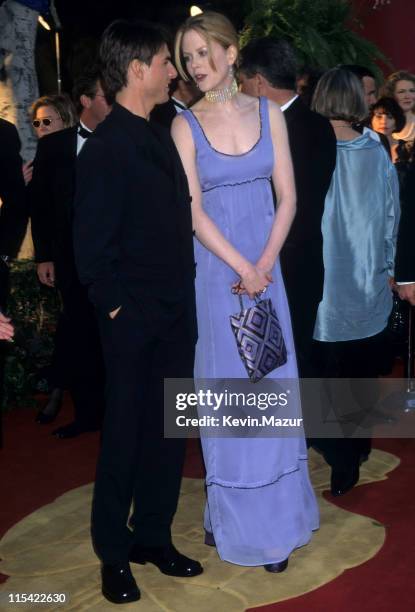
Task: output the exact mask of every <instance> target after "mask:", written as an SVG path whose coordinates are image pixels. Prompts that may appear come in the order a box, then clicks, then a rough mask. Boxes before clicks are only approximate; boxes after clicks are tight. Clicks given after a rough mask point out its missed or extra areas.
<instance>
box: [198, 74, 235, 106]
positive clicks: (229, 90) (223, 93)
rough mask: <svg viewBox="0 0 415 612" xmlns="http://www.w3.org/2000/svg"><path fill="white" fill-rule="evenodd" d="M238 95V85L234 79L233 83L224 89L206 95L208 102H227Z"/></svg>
mask: <svg viewBox="0 0 415 612" xmlns="http://www.w3.org/2000/svg"><path fill="white" fill-rule="evenodd" d="M237 93H238V83H237V82H236V80H235V79H232V83H231V84H230V85H229V86H228V87H224V88H223V89H210V90H209V91H207V92H206V93H205V98H206V100H207V101H208V102H222V103H223V102H226V101H227V100H230V99H231V98H233V97H234V96H236V94H237Z"/></svg>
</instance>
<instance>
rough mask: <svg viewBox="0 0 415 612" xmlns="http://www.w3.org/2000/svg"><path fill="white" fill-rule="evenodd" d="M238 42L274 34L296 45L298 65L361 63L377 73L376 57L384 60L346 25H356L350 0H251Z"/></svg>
mask: <svg viewBox="0 0 415 612" xmlns="http://www.w3.org/2000/svg"><path fill="white" fill-rule="evenodd" d="M250 4H251V10H250V12H248V14H247V17H246V19H245V28H244V29H243V31H242V33H241V46H244V45H245V44H246V43H247V42H249V41H250V40H252V39H253V38H258V37H260V36H275V37H277V38H285V39H287V40H289V41H290V42H291V43H292V44H293V46H294V47H295V48H296V50H297V53H298V59H299V62H300V65H302V66H309V67H311V68H321V69H328V68H332V67H333V66H336V65H338V64H361V65H363V66H366V67H367V68H370V69H371V70H373V71H374V72H375V74H377V75H378V76H380V70H379V67H378V66H377V65H376V61H377V60H381V61H383V62H385V63H388V60H387V58H386V57H385V56H384V55H383V54H382V53H381V51H379V49H378V48H377V47H376V45H375V44H373V43H372V42H370V41H369V40H366V39H365V38H363V37H361V36H359V35H358V34H357V33H356V32H355V31H353V30H352V29H350V26H351V25H352V24H353V25H354V27H356V26H359V25H360V24H359V23H358V21H357V20H356V19H355V18H354V17H353V14H352V3H351V1H350V0H251V3H250Z"/></svg>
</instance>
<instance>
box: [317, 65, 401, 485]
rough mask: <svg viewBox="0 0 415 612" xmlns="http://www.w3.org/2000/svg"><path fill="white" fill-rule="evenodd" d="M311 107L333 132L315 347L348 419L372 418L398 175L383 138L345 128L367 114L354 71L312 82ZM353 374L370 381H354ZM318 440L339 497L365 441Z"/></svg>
mask: <svg viewBox="0 0 415 612" xmlns="http://www.w3.org/2000/svg"><path fill="white" fill-rule="evenodd" d="M313 106H314V110H316V111H317V112H319V113H321V114H322V115H324V116H325V117H327V118H328V119H329V120H330V122H331V124H332V126H333V129H334V131H335V134H336V138H337V162H336V168H335V171H334V174H333V177H332V182H331V185H330V188H329V191H328V193H327V197H326V201H325V211H324V215H323V221H322V232H323V258H324V274H325V279H324V290H323V299H322V301H321V303H320V306H319V309H318V314H317V320H316V326H315V330H314V338H315V340H317V341H318V342H317V343H316V346H317V351H316V352H317V355H318V359H319V361H320V365H321V366H322V370H323V372H324V375H325V376H326V377H327V378H348V379H351V384H350V389H351V397H352V398H353V399H354V400H355V405H357V406H356V407H357V410H355V413H354V415H353V418H354V419H355V421H354V422H355V423H356V424H357V425H359V424H360V423H361V422H362V421H365V419H366V421H367V420H368V419H369V420H370V418H371V417H373V413H372V414H371V411H372V410H373V406H374V404H375V403H376V399H377V385H376V383H373V379H375V378H376V377H377V376H378V375H379V374H381V373H386V370H387V369H388V367H389V368H390V366H391V360H390V359H386V358H387V357H388V356H389V355H390V354H391V353H390V351H389V349H388V345H387V335H386V332H385V330H386V327H387V323H388V318H389V315H390V312H391V309H392V291H391V287H390V278H392V277H393V274H394V270H393V269H394V259H395V247H396V237H397V229H398V222H399V187H398V179H397V174H396V171H395V168H394V167H393V164H392V163H391V161H390V159H389V157H388V155H387V153H386V151H385V149H384V147H383V146H382V144H381V143H380V142H378V141H377V140H375V139H374V138H373V137H372V135H371V134H370V132H366V133H364V134H360V133H358V132H356V131H355V130H354V129H353V127H352V125H353V124H354V123H358V122H359V121H361V120H362V119H363V118H364V117H365V116H366V115H367V108H366V104H365V100H364V92H363V88H362V85H361V83H360V81H359V79H358V78H357V77H356V76H355V75H354V74H352V73H351V72H349V71H348V70H345V69H343V68H334V69H332V70H329V71H328V72H327V73H326V74H324V75H323V76H322V78H321V79H320V81H319V83H318V85H317V88H316V91H315V94H314V99H313ZM386 361H388V362H389V363H388V364H387V363H386ZM356 379H372V383H370V382H369V381H368V382H366V383H365V384H358V381H356ZM332 389H334V394H333V393H332V395H331V407H332V409H333V410H334V412H335V413H336V408H338V407H339V405H340V404H341V400H342V398H341V397H340V394H339V392H338V389H339V387H335V386H334V387H332ZM336 394H337V395H336ZM349 417H350V415H349ZM353 418H352V420H353ZM343 419H344V417H343ZM345 420H347V418H346V419H345ZM349 420H350V418H349ZM323 446H324V448H323V451H324V454H325V456H326V459H327V461H328V463H329V464H330V465H331V466H332V479H331V490H332V493H333V494H334V495H341V494H343V493H345V492H346V491H348V490H349V489H351V488H352V487H353V486H354V484H356V482H357V481H358V479H359V465H360V463H361V461H362V460H365V459H367V457H368V455H369V452H370V440H368V439H363V438H341V439H340V438H339V439H332V440H324V445H323Z"/></svg>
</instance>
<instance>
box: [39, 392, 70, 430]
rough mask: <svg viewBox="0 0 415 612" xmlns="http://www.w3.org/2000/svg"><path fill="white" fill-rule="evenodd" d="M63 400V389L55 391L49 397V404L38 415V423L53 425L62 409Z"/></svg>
mask: <svg viewBox="0 0 415 612" xmlns="http://www.w3.org/2000/svg"><path fill="white" fill-rule="evenodd" d="M62 400H63V391H62V389H58V388H56V389H53V391H52V393H51V394H50V395H49V400H48V403H47V404H46V406H45V407H44V408H43V409H42V410H40V411H39V412H38V413H37V415H36V418H35V421H36V423H39V425H47V424H48V423H52V422H53V421H54V420H55V419H56V417H57V415H58V413H59V412H60V409H61V408H62Z"/></svg>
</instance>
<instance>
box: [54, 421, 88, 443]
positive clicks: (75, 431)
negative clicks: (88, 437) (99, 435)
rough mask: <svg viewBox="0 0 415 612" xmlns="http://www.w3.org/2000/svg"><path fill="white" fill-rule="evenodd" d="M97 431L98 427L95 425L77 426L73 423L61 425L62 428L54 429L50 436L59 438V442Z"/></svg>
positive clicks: (77, 424)
mask: <svg viewBox="0 0 415 612" xmlns="http://www.w3.org/2000/svg"><path fill="white" fill-rule="evenodd" d="M98 429H99V427H98V426H96V425H91V426H86V425H79V423H76V421H74V422H73V423H69V425H63V427H58V429H54V430H53V431H52V435H53V436H56V437H57V438H60V439H61V440H66V439H67V438H76V437H77V436H80V435H81V434H83V433H87V432H90V431H98Z"/></svg>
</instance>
